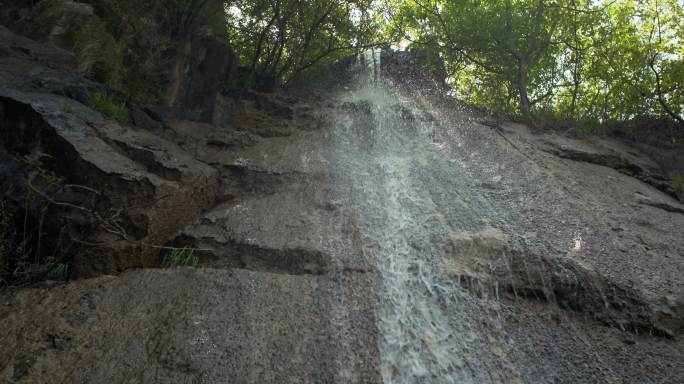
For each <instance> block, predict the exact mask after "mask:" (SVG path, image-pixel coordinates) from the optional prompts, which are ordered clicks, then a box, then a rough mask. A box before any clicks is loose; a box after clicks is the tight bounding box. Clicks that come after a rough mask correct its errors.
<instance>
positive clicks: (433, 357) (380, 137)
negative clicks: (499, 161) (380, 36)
mask: <svg viewBox="0 0 684 384" xmlns="http://www.w3.org/2000/svg"><path fill="white" fill-rule="evenodd" d="M380 56H381V55H380V52H379V51H368V52H365V53H364V54H362V55H360V56H359V57H358V59H357V62H356V67H357V71H358V80H357V84H356V86H355V87H353V89H351V90H348V91H347V92H346V93H345V94H343V95H342V96H341V99H342V102H344V103H346V104H349V105H352V106H354V107H352V109H351V111H350V112H349V113H347V114H343V115H341V116H338V119H337V127H336V134H337V140H339V143H342V144H340V145H338V146H339V147H341V148H345V149H344V151H340V154H339V156H340V157H341V158H342V160H341V163H343V164H345V167H346V172H348V173H349V174H350V179H351V180H353V184H354V186H353V188H354V191H353V196H352V199H351V201H352V204H354V205H356V206H355V207H354V210H355V211H356V212H358V222H359V226H360V227H361V228H360V230H361V232H362V233H363V234H364V239H363V243H364V249H363V252H364V256H365V257H366V259H367V261H368V263H369V264H370V265H371V266H372V268H373V270H374V271H375V272H376V278H377V290H378V293H377V297H378V307H377V308H378V309H377V313H376V316H377V320H378V323H379V324H378V328H379V330H380V332H381V335H380V337H379V344H380V345H379V350H380V354H381V364H382V376H383V380H384V382H385V383H395V384H402V383H445V384H448V383H469V382H486V378H488V377H489V376H487V375H485V374H484V373H481V372H480V373H478V372H475V373H473V372H471V371H470V370H469V369H468V368H467V366H468V362H467V361H466V360H465V357H464V356H466V355H467V348H468V346H467V345H465V344H466V343H463V342H461V340H462V339H463V338H467V337H468V335H469V334H470V332H469V330H468V329H464V328H463V327H464V325H463V324H465V323H466V322H465V321H464V322H463V323H462V324H460V325H459V324H458V320H459V319H458V318H455V317H454V316H453V313H451V312H450V313H447V310H450V307H451V308H457V307H458V306H459V305H460V304H459V301H462V300H466V299H467V298H466V297H465V294H464V293H463V292H462V289H461V288H460V286H458V283H457V282H454V279H453V278H452V277H449V276H447V275H445V274H444V273H443V272H444V271H442V270H441V268H442V265H443V262H442V259H441V258H442V254H441V252H440V251H439V250H438V249H435V246H434V240H435V236H442V237H444V238H446V237H448V235H449V233H448V229H447V228H448V225H446V223H445V219H444V217H443V216H442V215H441V213H440V209H439V208H438V207H437V206H435V205H434V203H433V202H432V200H431V199H430V197H429V196H430V193H431V191H430V190H429V189H428V188H427V186H425V185H423V184H422V183H421V182H420V174H419V172H420V167H419V164H420V162H421V157H422V156H423V157H424V156H431V157H435V159H431V161H438V160H437V159H438V158H439V147H438V146H435V143H434V140H433V138H432V131H433V130H434V127H433V125H434V124H435V123H434V122H433V121H431V120H430V119H419V118H418V119H416V118H407V115H410V116H414V117H415V116H420V115H421V114H422V113H423V111H421V110H419V108H418V107H417V106H416V105H415V103H414V102H412V101H411V100H403V99H401V98H400V96H398V93H397V92H393V91H392V90H391V89H390V88H389V87H388V86H387V85H386V84H384V83H383V82H382V81H380ZM447 167H448V165H447ZM440 228H442V229H440ZM440 231H442V232H443V233H440ZM454 321H456V324H454ZM481 374H482V375H484V376H481Z"/></svg>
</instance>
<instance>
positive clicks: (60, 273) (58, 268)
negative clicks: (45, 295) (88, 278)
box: [46, 263, 69, 281]
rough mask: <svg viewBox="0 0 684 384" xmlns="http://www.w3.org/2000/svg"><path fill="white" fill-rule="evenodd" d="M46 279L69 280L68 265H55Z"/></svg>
mask: <svg viewBox="0 0 684 384" xmlns="http://www.w3.org/2000/svg"><path fill="white" fill-rule="evenodd" d="M46 277H47V279H48V280H55V281H67V280H68V279H69V265H68V264H64V263H57V264H55V265H54V266H53V267H52V269H50V272H48V274H47V276H46Z"/></svg>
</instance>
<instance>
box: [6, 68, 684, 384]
mask: <svg viewBox="0 0 684 384" xmlns="http://www.w3.org/2000/svg"><path fill="white" fill-rule="evenodd" d="M3 60H5V59H2V58H0V69H1V68H3V66H2V65H3V63H4V61H3ZM370 62H371V61H370V60H366V61H365V62H363V61H362V62H361V63H360V64H359V66H358V69H359V76H358V79H357V81H358V82H357V83H354V84H345V85H344V86H341V87H340V88H339V89H336V90H326V91H312V90H307V92H306V94H295V93H292V94H276V95H264V94H259V93H246V94H243V95H241V97H240V98H239V105H240V108H239V109H238V110H237V112H236V115H235V118H234V119H232V120H231V121H233V122H234V123H231V124H229V125H227V126H215V125H211V124H207V123H206V122H205V123H198V122H194V121H187V120H178V119H174V118H173V116H167V117H165V118H164V117H159V116H157V118H158V122H159V124H161V125H162V127H161V128H160V129H155V130H154V131H148V130H142V129H135V128H131V127H128V126H125V125H121V124H117V123H114V122H112V121H110V120H107V119H104V118H102V117H101V116H99V114H97V113H95V112H93V111H92V110H90V109H89V108H87V107H86V106H84V105H82V104H81V103H79V102H78V101H76V100H74V99H73V98H69V97H65V96H63V95H61V94H60V93H59V92H54V91H50V90H47V89H43V90H41V89H34V88H31V89H29V88H30V87H28V85H26V84H25V83H24V82H22V81H20V80H21V77H20V76H19V77H17V76H14V75H11V76H10V75H7V73H10V71H9V70H8V71H6V72H0V75H1V76H0V78H7V79H14V80H12V81H10V80H7V81H6V82H4V83H2V86H1V88H0V101H1V102H2V105H3V109H2V110H3V114H2V117H3V130H4V131H3V139H4V140H5V141H3V145H4V147H5V151H6V152H7V153H10V154H12V153H14V154H18V153H20V152H21V151H25V152H30V153H35V152H40V153H46V154H48V155H50V156H51V158H55V159H57V160H56V161H59V162H60V164H63V165H62V166H60V167H58V168H57V169H58V170H61V171H62V172H63V174H64V177H66V178H68V179H70V180H74V182H76V181H77V182H78V183H82V184H83V185H87V186H89V187H90V188H93V189H95V190H97V191H99V192H100V193H101V194H103V195H104V197H105V198H103V201H104V202H105V203H103V206H104V208H101V207H100V208H99V209H105V210H109V209H112V208H115V207H123V208H124V209H123V210H122V215H124V217H126V220H124V221H121V223H122V224H125V227H124V228H126V229H127V230H128V232H130V234H127V236H130V238H129V239H126V238H122V236H121V234H116V233H111V232H110V231H97V230H95V231H94V232H93V235H92V236H94V239H95V240H98V239H100V237H102V238H104V240H106V241H108V243H107V244H108V246H107V247H93V248H92V252H90V253H88V252H84V253H82V254H79V256H78V258H77V259H76V260H74V266H75V268H79V266H80V268H84V270H83V271H82V272H80V273H81V276H82V277H87V276H92V275H99V274H114V273H117V272H120V271H122V270H125V272H123V273H120V274H118V276H100V277H96V278H90V279H84V280H78V281H73V282H70V283H68V284H65V285H56V284H54V283H43V284H42V285H39V286H34V287H31V288H22V289H4V290H3V291H1V292H0V323H1V324H2V329H3V331H2V333H0V344H1V345H3V348H2V349H1V350H0V380H3V381H6V382H17V383H47V382H90V383H109V382H134V383H137V382H139V383H155V382H159V383H164V382H200V383H216V382H249V383H261V382H285V383H289V382H292V383H294V382H317V383H318V382H320V383H327V382H338V383H349V382H357V383H371V382H386V383H593V382H607V383H650V382H658V383H679V382H680V381H681V378H682V377H684V357H683V356H684V344H683V342H682V336H683V334H684V279H682V276H684V256H683V255H684V238H683V237H682V228H684V214H682V210H684V206H683V205H682V204H681V203H679V202H678V201H677V200H676V199H675V198H674V197H673V196H672V194H671V193H669V191H668V190H667V188H666V187H663V186H662V185H661V184H659V182H660V181H662V179H663V177H661V176H659V175H661V174H662V172H661V171H660V170H659V167H658V165H657V164H656V163H654V162H653V161H651V160H649V159H648V158H647V157H645V156H643V155H642V154H641V153H639V152H638V151H637V150H636V149H633V148H625V147H624V146H623V145H622V144H618V143H614V142H611V141H609V140H605V141H601V142H598V141H593V140H580V139H569V138H566V137H563V136H559V135H549V134H547V135H539V134H533V133H531V132H530V131H529V130H528V129H527V128H526V127H525V126H523V125H518V124H513V123H504V124H503V125H502V126H500V127H491V126H487V125H483V124H481V123H480V121H481V119H480V118H479V117H478V116H476V115H475V114H473V113H471V112H469V111H467V110H465V109H464V108H461V107H459V106H458V105H457V104H456V103H454V102H452V101H449V100H448V99H446V98H444V97H443V96H442V95H441V94H440V92H439V91H435V90H434V89H427V88H425V87H426V86H425V84H427V83H429V82H427V83H426V82H421V83H420V84H421V86H420V87H418V86H412V84H411V83H410V82H407V79H406V78H401V77H399V76H396V73H395V72H393V71H397V68H396V63H392V62H391V61H390V62H389V63H387V64H383V65H384V66H383V67H382V68H390V69H392V65H393V64H394V65H395V67H394V68H393V69H392V70H390V71H389V76H387V77H385V78H380V76H379V75H376V73H377V72H375V73H373V72H374V71H373V70H370V69H371V68H368V66H367V65H364V64H368V63H370ZM373 62H374V64H373V66H371V67H372V68H373V69H375V70H377V69H378V68H379V67H380V65H379V64H378V63H377V61H373ZM33 65H39V64H33ZM9 67H12V66H8V68H9ZM369 71H370V74H368V72H369ZM43 73H49V71H45V72H43ZM3 76H4V77H3ZM17 79H19V80H17ZM400 80H401V82H400ZM3 81H4V80H3ZM76 83H77V84H83V83H81V82H80V81H77V82H76ZM50 89H52V88H50ZM236 102H238V101H236ZM62 105H68V106H69V108H66V109H65V108H61V106H62ZM12 111H21V113H12ZM21 116H32V118H33V120H32V121H35V122H36V124H23V123H19V122H18V121H19V120H18V119H19V118H20V117H21ZM7 122H10V123H11V125H7ZM9 126H12V127H24V129H28V127H29V126H31V127H34V126H38V127H40V129H38V130H35V128H30V129H34V131H30V135H24V136H19V139H16V138H15V139H13V140H7V137H14V136H12V135H15V134H16V132H17V131H16V130H12V131H10V130H8V129H7V128H5V127H9ZM26 132H29V131H26ZM23 137H29V138H30V140H29V139H26V140H23V139H22V138H23ZM53 143H59V146H56V145H55V144H53ZM20 144H21V145H20ZM96 228H97V227H96ZM131 228H133V229H135V230H131ZM152 245H153V246H152ZM162 245H163V246H173V247H191V248H193V249H195V250H196V251H195V252H196V255H197V256H198V258H199V265H198V267H197V268H179V269H173V270H162V269H139V270H134V269H132V268H134V267H150V266H154V265H156V264H155V262H158V261H159V256H160V254H161V253H163V252H164V250H160V249H159V248H156V247H154V246H162Z"/></svg>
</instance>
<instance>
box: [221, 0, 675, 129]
mask: <svg viewBox="0 0 684 384" xmlns="http://www.w3.org/2000/svg"><path fill="white" fill-rule="evenodd" d="M226 7H227V15H228V25H229V30H230V36H231V40H232V42H233V45H234V46H235V47H236V49H237V51H238V52H239V54H240V55H241V59H242V62H243V65H244V66H245V67H246V68H247V72H248V76H250V81H251V83H252V85H257V86H262V87H264V86H268V85H272V84H275V83H278V82H284V83H286V82H288V81H289V80H290V79H292V78H293V77H296V76H297V75H298V74H299V73H301V72H302V71H305V70H307V69H309V68H310V67H312V66H314V65H316V64H321V63H325V62H330V61H333V60H335V59H337V58H339V57H341V56H345V55H349V54H351V53H353V52H354V51H358V50H361V49H364V48H368V47H371V46H387V45H390V44H392V45H394V46H395V47H396V46H401V47H402V48H406V49H421V50H422V51H424V52H429V53H430V56H431V57H433V58H436V59H437V60H438V61H439V62H440V65H444V66H445V67H446V68H447V70H448V72H449V79H448V80H449V85H450V87H451V89H452V91H453V93H454V94H455V95H457V96H458V97H459V98H461V99H462V100H464V101H466V102H469V103H472V104H475V105H477V106H480V107H485V108H487V109H489V110H493V111H496V112H501V113H508V114H520V115H523V116H526V117H530V116H532V115H535V114H549V113H550V114H553V115H555V116H556V117H557V118H562V119H569V120H573V121H577V120H580V121H586V122H588V123H610V122H622V121H626V120H634V119H640V118H654V117H655V118H667V119H672V120H677V121H679V122H680V123H684V122H683V121H682V116H683V113H684V44H682V43H683V42H684V20H683V19H682V16H683V15H684V2H682V1H681V0H375V1H373V0H351V1H334V0H256V1H255V0H232V1H228V2H227V3H226Z"/></svg>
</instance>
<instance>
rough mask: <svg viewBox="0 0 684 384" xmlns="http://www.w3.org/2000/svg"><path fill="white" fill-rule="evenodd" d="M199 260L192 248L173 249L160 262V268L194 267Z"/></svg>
mask: <svg viewBox="0 0 684 384" xmlns="http://www.w3.org/2000/svg"><path fill="white" fill-rule="evenodd" d="M197 263H199V258H198V257H197V256H195V250H194V249H192V248H187V247H183V248H175V249H173V250H171V252H169V253H167V254H166V256H164V259H163V260H162V265H161V266H162V268H179V267H196V266H197Z"/></svg>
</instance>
